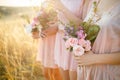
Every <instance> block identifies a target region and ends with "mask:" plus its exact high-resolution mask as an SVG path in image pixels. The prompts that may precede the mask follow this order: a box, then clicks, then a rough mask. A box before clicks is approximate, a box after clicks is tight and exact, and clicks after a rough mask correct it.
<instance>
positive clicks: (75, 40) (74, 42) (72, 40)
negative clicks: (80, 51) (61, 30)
mask: <svg viewBox="0 0 120 80" xmlns="http://www.w3.org/2000/svg"><path fill="white" fill-rule="evenodd" d="M66 42H68V43H69V44H70V46H72V47H73V46H75V45H77V44H78V39H77V38H69V39H68V40H67V41H66Z"/></svg>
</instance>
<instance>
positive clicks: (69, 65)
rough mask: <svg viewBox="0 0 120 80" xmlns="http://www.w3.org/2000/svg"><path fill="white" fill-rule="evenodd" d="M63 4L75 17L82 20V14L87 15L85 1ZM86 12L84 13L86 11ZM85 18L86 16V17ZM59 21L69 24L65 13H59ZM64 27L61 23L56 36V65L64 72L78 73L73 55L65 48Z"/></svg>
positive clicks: (73, 0)
mask: <svg viewBox="0 0 120 80" xmlns="http://www.w3.org/2000/svg"><path fill="white" fill-rule="evenodd" d="M61 1H62V3H63V4H64V6H65V7H66V8H68V9H69V10H70V11H71V12H72V13H73V14H74V15H75V16H77V17H78V18H80V19H82V18H83V16H82V13H84V15H85V14H87V7H85V6H82V5H83V4H84V0H61ZM83 8H84V9H85V11H84V9H83ZM84 17H85V16H84ZM58 19H59V20H60V21H61V22H62V23H64V24H68V22H69V21H68V20H67V18H66V16H65V15H64V13H62V12H60V11H58ZM64 27H65V26H64V25H62V24H61V23H60V24H59V26H58V28H59V30H58V32H57V34H56V42H55V52H54V53H55V56H54V59H55V63H56V64H57V65H58V67H60V68H62V69H64V70H70V71H76V70H77V63H76V61H75V60H74V58H73V56H72V53H70V52H68V51H67V50H66V48H65V41H64V40H63V37H64Z"/></svg>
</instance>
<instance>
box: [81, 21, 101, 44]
mask: <svg viewBox="0 0 120 80" xmlns="http://www.w3.org/2000/svg"><path fill="white" fill-rule="evenodd" d="M81 26H82V27H83V29H84V31H85V33H86V34H87V37H86V39H88V40H90V41H91V42H92V43H93V42H94V41H95V39H96V37H97V35H98V32H99V30H100V27H99V26H98V25H96V24H92V23H89V22H83V23H81Z"/></svg>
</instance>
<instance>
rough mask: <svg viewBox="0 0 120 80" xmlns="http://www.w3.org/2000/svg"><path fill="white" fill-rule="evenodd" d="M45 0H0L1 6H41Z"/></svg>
mask: <svg viewBox="0 0 120 80" xmlns="http://www.w3.org/2000/svg"><path fill="white" fill-rule="evenodd" d="M44 1H45V0H0V6H12V7H29V6H41V4H42V3H43V2H44Z"/></svg>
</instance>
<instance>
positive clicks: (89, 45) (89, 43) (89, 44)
mask: <svg viewBox="0 0 120 80" xmlns="http://www.w3.org/2000/svg"><path fill="white" fill-rule="evenodd" d="M84 48H85V51H90V49H91V42H90V41H89V40H86V42H85V44H84Z"/></svg>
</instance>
